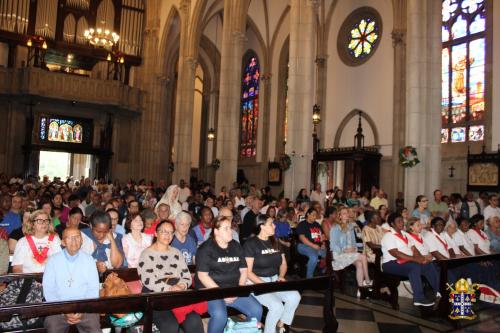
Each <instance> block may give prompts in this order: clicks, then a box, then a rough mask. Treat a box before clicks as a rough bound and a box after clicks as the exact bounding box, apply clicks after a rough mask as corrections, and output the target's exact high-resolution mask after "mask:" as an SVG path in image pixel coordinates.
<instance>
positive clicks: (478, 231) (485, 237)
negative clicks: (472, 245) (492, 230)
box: [472, 229, 488, 240]
mask: <svg viewBox="0 0 500 333" xmlns="http://www.w3.org/2000/svg"><path fill="white" fill-rule="evenodd" d="M472 230H474V231H475V232H476V233H477V234H478V235H479V237H481V238H482V239H483V240H487V239H488V236H483V232H482V231H481V230H476V229H472Z"/></svg>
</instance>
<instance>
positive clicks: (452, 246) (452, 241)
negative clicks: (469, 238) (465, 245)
mask: <svg viewBox="0 0 500 333" xmlns="http://www.w3.org/2000/svg"><path fill="white" fill-rule="evenodd" d="M440 236H441V238H442V239H444V241H445V242H446V244H448V250H449V249H452V250H453V252H454V253H455V255H457V254H462V251H460V248H459V247H458V245H457V242H455V239H454V238H453V237H452V236H450V235H449V234H448V233H447V232H445V231H443V232H442V233H441V235H440Z"/></svg>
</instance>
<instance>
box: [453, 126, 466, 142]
mask: <svg viewBox="0 0 500 333" xmlns="http://www.w3.org/2000/svg"><path fill="white" fill-rule="evenodd" d="M451 142H465V127H454V128H452V129H451Z"/></svg>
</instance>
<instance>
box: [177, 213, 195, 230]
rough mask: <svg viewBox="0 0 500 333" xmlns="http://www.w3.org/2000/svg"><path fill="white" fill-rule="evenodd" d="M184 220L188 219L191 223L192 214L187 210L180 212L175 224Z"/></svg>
mask: <svg viewBox="0 0 500 333" xmlns="http://www.w3.org/2000/svg"><path fill="white" fill-rule="evenodd" d="M182 221H188V222H189V224H191V215H189V214H188V213H186V212H185V211H182V212H180V213H179V214H177V216H176V217H175V225H176V226H178V225H179V224H180V223H181V222H182Z"/></svg>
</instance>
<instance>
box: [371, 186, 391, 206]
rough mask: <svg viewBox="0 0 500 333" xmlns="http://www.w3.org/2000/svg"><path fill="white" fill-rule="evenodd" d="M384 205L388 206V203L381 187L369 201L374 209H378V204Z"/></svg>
mask: <svg viewBox="0 0 500 333" xmlns="http://www.w3.org/2000/svg"><path fill="white" fill-rule="evenodd" d="M382 205H384V206H386V207H389V203H388V202H387V199H386V198H385V192H384V190H383V189H379V190H378V191H377V195H376V196H375V197H374V198H373V199H372V200H371V201H370V206H372V207H373V208H375V209H379V208H380V206H382Z"/></svg>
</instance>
